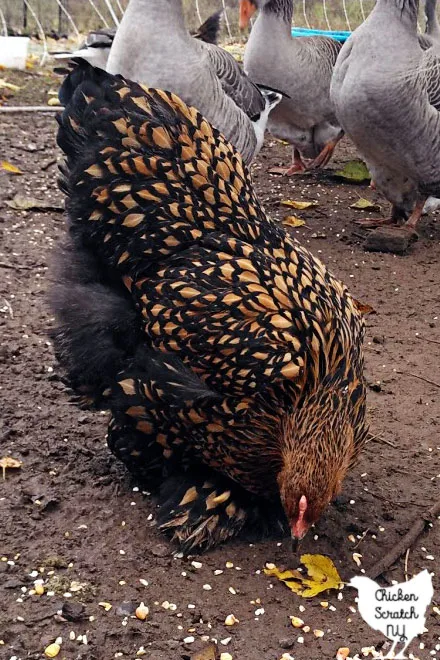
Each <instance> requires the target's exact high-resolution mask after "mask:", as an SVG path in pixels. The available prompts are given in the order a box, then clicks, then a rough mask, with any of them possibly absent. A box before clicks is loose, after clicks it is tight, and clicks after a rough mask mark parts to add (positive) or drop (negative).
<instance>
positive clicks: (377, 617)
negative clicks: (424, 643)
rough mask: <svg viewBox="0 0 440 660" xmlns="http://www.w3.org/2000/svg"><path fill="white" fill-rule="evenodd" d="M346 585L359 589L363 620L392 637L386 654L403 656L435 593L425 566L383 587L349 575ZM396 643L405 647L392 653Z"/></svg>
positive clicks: (422, 628)
mask: <svg viewBox="0 0 440 660" xmlns="http://www.w3.org/2000/svg"><path fill="white" fill-rule="evenodd" d="M349 586H351V587H354V588H355V589H357V590H358V594H359V613H360V615H361V617H362V618H363V620H364V621H365V622H366V623H368V625H369V626H370V627H371V628H373V630H379V631H380V632H382V633H383V634H384V635H385V636H386V637H388V639H391V640H392V642H393V646H392V648H391V649H390V651H389V653H388V655H387V657H390V658H391V657H393V658H396V660H397V658H406V656H405V651H406V649H407V648H408V646H409V645H410V644H411V642H412V640H413V639H414V637H416V636H417V635H420V634H421V633H422V632H423V630H424V628H425V620H426V608H427V607H428V605H429V604H430V603H431V601H432V598H433V596H434V590H433V587H432V577H431V575H430V573H429V572H428V571H427V570H426V569H425V570H424V571H422V572H421V573H419V574H418V575H416V576H415V577H413V578H412V579H411V580H408V581H407V582H402V583H401V584H395V585H394V586H392V587H386V588H381V587H380V585H378V584H377V583H376V582H374V580H370V578H368V577H365V576H359V577H354V578H352V579H351V581H350V582H349ZM399 642H401V643H403V645H404V646H403V648H402V650H401V651H400V652H399V654H398V655H396V656H394V655H393V653H394V651H395V649H396V646H397V645H398V644H399Z"/></svg>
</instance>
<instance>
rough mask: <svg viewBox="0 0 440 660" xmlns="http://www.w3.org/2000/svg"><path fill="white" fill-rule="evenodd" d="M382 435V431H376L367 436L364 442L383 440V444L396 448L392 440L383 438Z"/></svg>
mask: <svg viewBox="0 0 440 660" xmlns="http://www.w3.org/2000/svg"><path fill="white" fill-rule="evenodd" d="M382 436H383V431H381V432H380V433H376V435H371V436H370V437H369V438H367V441H366V443H365V444H368V443H369V442H383V444H384V445H388V446H389V447H392V448H393V449H395V448H396V445H395V444H394V442H391V440H386V439H385V438H382Z"/></svg>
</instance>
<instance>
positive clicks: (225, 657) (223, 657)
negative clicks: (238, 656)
mask: <svg viewBox="0 0 440 660" xmlns="http://www.w3.org/2000/svg"><path fill="white" fill-rule="evenodd" d="M220 660H233V659H232V655H231V654H230V653H220Z"/></svg>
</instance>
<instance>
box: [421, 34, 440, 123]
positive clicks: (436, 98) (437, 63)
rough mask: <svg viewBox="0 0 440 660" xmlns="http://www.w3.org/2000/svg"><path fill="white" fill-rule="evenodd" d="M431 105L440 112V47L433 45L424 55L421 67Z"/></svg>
mask: <svg viewBox="0 0 440 660" xmlns="http://www.w3.org/2000/svg"><path fill="white" fill-rule="evenodd" d="M420 69H421V71H422V74H423V76H424V79H425V84H426V89H427V92H428V99H429V103H430V105H432V106H433V107H434V108H435V109H436V110H438V111H439V112H440V49H439V48H437V47H432V48H430V49H429V50H426V51H425V52H424V53H423V55H422V60H421V67H420Z"/></svg>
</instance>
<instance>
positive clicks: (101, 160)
mask: <svg viewBox="0 0 440 660" xmlns="http://www.w3.org/2000/svg"><path fill="white" fill-rule="evenodd" d="M61 94H62V97H63V98H62V100H63V102H64V104H65V106H66V107H65V110H64V112H63V113H62V114H61V115H60V118H59V133H58V143H59V145H60V147H61V148H62V150H63V151H64V153H65V155H66V161H65V165H64V167H63V177H62V182H61V185H62V188H63V190H64V191H65V193H66V196H67V211H68V217H69V232H68V238H67V240H66V244H65V245H64V247H63V249H62V250H61V251H60V255H59V259H58V261H59V263H58V267H57V283H56V285H55V286H54V290H53V291H52V305H53V308H54V311H55V315H56V319H57V327H56V329H55V331H54V339H55V347H56V351H57V353H58V357H59V360H60V362H61V363H62V365H63V366H64V368H65V370H66V371H67V374H68V376H69V378H70V383H71V384H72V387H73V388H74V389H75V390H76V392H78V393H79V394H80V395H81V398H82V402H83V403H84V402H85V401H88V402H93V403H94V404H95V405H96V406H100V407H103V408H109V409H110V411H111V421H110V423H109V430H108V444H109V447H110V449H111V451H112V452H113V453H114V454H115V455H116V456H117V457H118V458H119V459H121V460H122V461H123V462H124V463H125V465H126V466H127V468H128V469H129V470H130V471H131V472H132V473H133V474H135V475H137V476H140V477H142V478H143V479H145V480H146V481H147V483H149V484H150V485H152V486H155V487H158V488H159V509H158V517H157V523H158V526H159V527H160V528H161V529H162V530H165V531H167V532H168V533H169V534H170V535H171V536H172V537H173V539H175V540H176V541H177V542H178V543H179V544H180V545H181V547H182V548H183V550H185V551H189V550H194V549H198V550H202V549H206V548H209V547H211V546H213V545H215V544H217V543H219V542H222V541H225V540H226V539H228V538H230V537H232V536H234V535H236V534H237V533H238V532H239V531H240V530H242V529H243V528H246V527H248V528H252V529H253V530H254V531H257V532H259V531H263V530H264V529H267V527H268V526H269V527H277V526H279V527H280V528H284V529H289V530H290V532H291V535H292V537H293V538H294V539H299V538H302V537H303V536H304V535H305V534H306V532H307V530H308V529H309V527H310V526H311V525H312V524H313V523H315V522H316V521H317V520H318V518H319V517H320V515H321V514H322V513H323V511H324V510H325V508H326V507H327V505H328V504H329V503H330V501H331V500H332V498H333V497H334V496H335V495H336V494H337V493H339V491H340V489H341V485H342V482H343V479H344V477H345V475H346V472H347V470H348V469H349V468H350V466H352V465H353V463H354V462H355V460H356V458H357V456H358V454H359V452H360V451H361V449H362V446H363V444H364V442H365V438H366V434H367V425H366V418H365V408H366V406H365V384H364V380H363V355H362V340H363V334H364V322H363V318H362V306H361V305H360V304H359V303H357V302H356V300H354V299H353V298H352V296H351V295H350V294H349V292H348V291H347V289H346V287H345V286H344V285H343V284H341V282H339V281H338V280H337V279H336V278H335V277H334V276H333V275H332V274H331V273H330V272H329V271H328V270H327V268H326V267H325V266H324V265H323V264H322V263H321V262H320V261H319V260H318V259H316V258H315V257H314V256H313V255H311V254H310V252H308V251H307V250H306V249H304V248H303V247H301V246H300V245H299V243H297V242H296V241H295V240H294V239H293V238H292V237H291V236H290V235H289V233H288V232H287V231H286V230H285V229H284V228H283V227H281V226H279V225H278V224H277V223H275V222H273V221H272V220H271V219H270V218H268V216H267V215H266V213H265V212H264V210H263V208H262V207H261V206H260V204H259V202H258V200H257V198H256V195H255V193H254V190H253V186H252V182H251V179H250V175H249V172H248V170H247V168H246V166H245V165H244V164H243V160H242V158H241V156H240V154H239V153H238V152H237V151H236V150H235V149H234V147H232V146H231V144H229V143H228V142H227V141H226V140H225V138H224V137H223V136H222V135H221V134H220V133H219V132H218V131H217V130H216V129H215V128H213V127H212V126H211V125H210V124H209V123H208V122H207V121H206V120H205V119H204V118H203V117H202V116H201V115H200V114H199V113H198V112H197V110H196V109H194V108H190V107H188V106H186V105H185V104H184V103H183V102H182V101H181V100H180V99H179V98H178V97H177V96H175V95H174V94H171V93H168V92H165V91H161V90H157V89H147V88H145V87H143V86H142V85H139V84H135V83H133V82H130V81H128V80H124V79H123V78H122V77H119V76H118V77H114V76H112V75H109V74H107V73H105V72H104V71H102V70H96V69H93V68H92V67H91V66H89V65H88V64H86V63H83V62H82V63H79V64H78V66H77V67H76V68H75V69H74V70H73V71H72V73H71V74H70V76H69V77H68V79H67V80H66V82H65V84H64V85H63V89H62V92H61Z"/></svg>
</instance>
